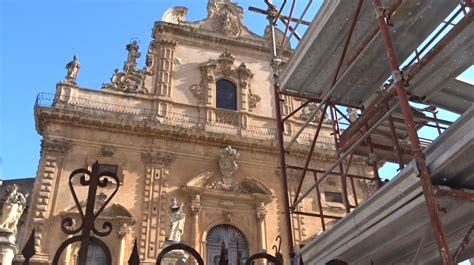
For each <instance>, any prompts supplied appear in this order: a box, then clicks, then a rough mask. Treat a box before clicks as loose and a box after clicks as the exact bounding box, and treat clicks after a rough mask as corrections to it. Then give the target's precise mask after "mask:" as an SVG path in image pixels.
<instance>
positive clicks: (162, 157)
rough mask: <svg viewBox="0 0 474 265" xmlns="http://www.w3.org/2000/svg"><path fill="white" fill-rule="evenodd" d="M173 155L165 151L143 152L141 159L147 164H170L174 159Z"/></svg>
mask: <svg viewBox="0 0 474 265" xmlns="http://www.w3.org/2000/svg"><path fill="white" fill-rule="evenodd" d="M175 158H176V157H175V156H174V155H173V154H171V153H167V152H159V151H157V152H143V153H142V159H143V161H144V162H145V163H147V164H156V165H164V166H168V165H170V164H171V163H172V162H173V161H174V160H175Z"/></svg>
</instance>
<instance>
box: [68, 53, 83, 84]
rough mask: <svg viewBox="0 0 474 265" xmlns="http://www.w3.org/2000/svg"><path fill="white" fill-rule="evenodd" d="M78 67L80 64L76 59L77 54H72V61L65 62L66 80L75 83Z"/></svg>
mask: <svg viewBox="0 0 474 265" xmlns="http://www.w3.org/2000/svg"><path fill="white" fill-rule="evenodd" d="M79 68H81V65H80V64H79V61H78V60H77V56H76V55H74V56H73V57H72V61H70V62H69V63H68V64H66V69H67V74H66V81H71V82H72V83H76V79H77V74H78V73H79Z"/></svg>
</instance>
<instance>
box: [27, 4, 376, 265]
mask: <svg viewBox="0 0 474 265" xmlns="http://www.w3.org/2000/svg"><path fill="white" fill-rule="evenodd" d="M186 12H187V9H186V8H183V7H176V8H171V9H169V10H168V11H167V12H166V13H165V14H164V16H163V21H159V22H156V23H155V24H154V26H153V31H152V41H151V43H150V44H149V47H148V50H147V52H146V55H145V56H146V66H144V67H143V68H140V67H139V66H138V65H137V62H136V59H137V58H139V57H140V56H141V53H140V47H138V44H137V43H136V42H131V43H130V44H128V45H127V46H126V50H127V53H128V55H127V59H126V60H125V62H124V66H123V69H122V70H115V73H114V74H113V76H112V78H111V81H110V82H109V83H106V84H104V85H103V86H102V87H101V89H86V88H82V87H81V86H80V84H77V82H76V77H77V74H78V70H79V62H78V61H77V59H76V58H74V60H73V61H72V62H71V63H70V64H68V71H69V72H68V75H67V77H66V79H65V80H63V81H61V82H59V83H58V84H57V89H56V93H55V94H54V95H46V94H43V95H40V96H39V97H38V101H37V105H36V107H35V122H36V129H37V131H38V132H39V134H40V135H41V136H42V144H41V158H40V161H39V166H38V172H37V176H36V181H35V184H34V188H33V192H32V195H31V206H30V208H29V211H28V216H27V220H26V222H25V225H26V230H28V232H25V233H24V234H25V235H24V240H23V242H25V241H26V239H27V237H28V235H29V231H31V230H32V229H33V228H34V229H35V238H34V246H35V251H36V255H35V256H34V257H33V259H32V261H33V262H34V263H35V264H50V263H51V262H52V259H53V256H54V254H55V253H56V251H57V249H58V247H59V245H60V244H61V243H62V242H64V241H65V240H67V239H68V238H70V237H71V235H67V234H65V233H64V232H63V231H62V230H61V227H62V226H64V225H65V226H67V227H69V228H70V229H74V227H75V226H77V225H78V224H80V218H79V217H80V216H79V215H80V213H79V211H78V209H77V207H76V204H75V201H74V199H73V196H72V195H71V194H72V193H71V190H70V187H72V188H73V189H74V191H75V194H77V198H78V202H79V204H80V206H81V207H84V205H85V204H86V198H87V188H85V187H83V186H82V185H80V180H78V179H72V180H71V181H70V179H69V176H70V174H71V173H72V172H73V171H74V170H76V169H79V168H86V169H89V170H90V169H91V167H92V164H93V163H94V162H96V161H97V162H98V163H99V164H100V170H101V171H111V172H114V173H116V175H117V176H118V179H119V183H118V184H117V185H118V186H119V189H118V191H117V194H116V195H115V196H114V197H113V198H112V200H111V201H110V202H108V203H107V205H106V207H105V208H104V210H103V211H102V213H101V214H100V216H99V217H98V218H97V220H96V224H97V226H98V227H99V226H100V225H101V224H102V223H103V222H106V221H107V222H110V223H111V224H112V227H113V228H112V232H111V233H110V234H109V235H107V236H105V237H102V238H101V240H103V241H104V242H105V244H106V245H107V247H108V248H109V249H110V251H111V254H112V255H111V256H112V262H113V264H127V261H128V257H129V256H130V254H131V252H132V247H133V244H134V242H135V240H136V242H137V248H138V253H139V257H140V260H141V262H142V263H143V264H154V263H155V261H156V258H157V256H158V254H159V253H160V250H161V249H163V246H164V245H165V243H166V240H167V238H168V237H169V236H170V235H169V230H170V229H169V227H170V221H169V207H170V202H171V201H172V200H173V199H176V201H177V202H178V204H182V211H183V212H184V214H185V216H186V219H185V222H184V225H183V229H182V235H180V237H181V241H182V242H184V243H186V244H187V245H189V246H191V247H193V248H194V249H196V250H197V251H198V252H199V253H201V255H202V256H203V258H204V260H205V262H206V264H215V262H216V261H217V260H218V257H219V255H220V247H221V244H222V242H223V241H224V242H225V243H226V245H227V246H228V248H229V257H230V259H231V262H232V260H234V259H233V257H234V256H235V255H236V248H237V244H238V246H239V250H241V251H242V255H243V258H244V259H245V257H248V256H249V255H251V254H253V253H256V252H259V251H261V250H267V251H268V252H273V250H272V246H273V245H275V244H276V245H278V242H276V241H275V239H276V237H277V236H281V238H282V239H283V240H282V242H283V244H282V253H286V252H287V251H286V249H287V246H286V243H285V242H286V232H285V231H286V223H285V218H284V214H285V210H284V205H285V202H284V199H283V198H284V197H283V192H284V191H283V190H282V182H281V175H280V169H279V168H278V155H279V154H278V148H277V141H276V138H275V127H276V125H275V111H274V110H275V105H274V104H275V103H274V99H273V95H274V94H273V80H272V75H273V72H272V68H271V65H270V61H271V59H272V58H271V48H270V36H269V34H265V35H264V36H259V35H257V34H255V33H252V32H251V31H250V30H249V29H247V28H246V27H245V26H244V25H243V23H242V21H243V9H242V8H241V7H239V6H238V5H237V4H234V3H232V2H230V1H228V0H209V3H208V16H207V18H205V19H203V20H201V21H198V22H188V21H186V19H185V16H186ZM277 33H278V34H277V35H278V36H282V33H279V32H277ZM282 54H283V55H284V57H285V58H286V59H288V58H289V56H291V49H289V48H288V50H287V51H285V52H284V53H282ZM124 55H125V54H124ZM300 104H302V103H301V102H300V101H296V100H294V99H293V98H291V97H285V98H281V107H282V110H283V114H288V113H290V112H291V111H292V110H293V109H295V108H297V107H298V106H299V105H300ZM309 113H311V105H309V106H308V107H307V108H305V109H304V110H303V112H302V114H301V115H297V116H296V117H295V118H291V119H289V120H288V121H287V122H286V124H285V137H287V138H285V139H286V140H289V137H290V136H291V135H292V134H293V133H294V131H295V130H297V129H298V128H299V126H302V124H303V123H304V122H305V121H306V119H307V118H308V116H310V115H308V114H309ZM326 122H327V121H326ZM330 132H331V130H330V126H329V124H327V125H324V126H323V129H322V132H321V134H322V137H320V138H321V139H323V140H321V141H319V142H318V143H317V144H318V148H317V151H315V152H316V153H317V154H316V155H315V156H313V157H314V158H313V160H312V161H311V166H312V167H313V168H321V169H324V168H325V166H326V167H327V166H328V165H330V163H331V161H334V160H335V159H336V153H335V148H334V142H333V136H331V135H330ZM310 140H311V138H310V137H306V138H305V136H304V135H302V136H301V137H300V139H299V140H298V143H296V144H295V145H294V146H295V147H294V148H293V149H292V151H291V156H290V158H289V159H290V160H291V161H292V162H294V164H298V163H299V164H301V163H302V162H301V161H302V160H304V153H305V152H307V150H308V149H309V143H310ZM352 163H353V165H356V166H355V167H354V166H353V167H352V168H353V169H352V170H354V172H351V173H353V174H359V175H371V174H372V173H371V169H370V167H369V166H367V163H366V161H364V160H362V159H359V158H354V159H353V162H352ZM300 175H301V171H298V170H294V172H290V183H289V191H288V192H289V195H290V198H293V197H294V195H295V194H294V190H295V189H296V186H297V183H298V179H299V178H301V176H300ZM338 181H339V180H338V179H336V178H329V179H328V180H327V181H325V182H323V186H322V190H320V193H321V196H322V201H323V203H322V205H318V203H316V196H317V195H316V194H315V195H314V197H311V196H310V197H308V198H306V199H305V200H304V201H303V203H302V206H300V207H301V209H297V210H300V211H303V210H308V211H317V210H318V209H319V207H322V209H323V210H324V211H325V212H329V213H331V214H332V215H335V216H343V215H344V214H345V210H344V207H343V205H342V200H341V197H340V196H341V193H340V183H339V182H338ZM309 183H311V182H310V181H309V180H308V183H304V185H309ZM355 189H357V191H358V195H359V196H357V200H359V201H361V200H363V199H364V198H366V197H367V196H368V193H369V192H370V186H369V185H368V184H367V183H364V182H363V181H357V183H356V185H355ZM112 191H113V189H111V188H107V187H105V188H101V189H99V190H98V192H97V196H96V205H95V207H96V209H100V208H101V207H102V205H104V204H105V203H106V202H107V198H108V196H110V194H111V193H112ZM360 194H362V196H361V195H360ZM318 196H319V195H318ZM354 197H355V196H351V193H349V200H351V201H352V203H354V200H355V198H354ZM66 217H71V218H72V219H71V220H72V221H71V222H70V223H67V224H63V225H62V221H63V219H64V218H66ZM313 219H314V218H312V217H307V216H298V215H292V218H291V221H292V227H293V228H292V233H293V235H294V240H295V244H296V246H299V245H303V244H304V242H305V240H307V239H309V238H310V237H312V236H314V235H316V234H318V233H320V232H321V230H322V228H321V225H320V224H319V223H318V222H317V221H316V220H313ZM331 223H333V222H331V220H327V225H328V226H330V225H331ZM78 251H79V245H78V244H76V245H75V244H72V245H69V246H68V247H67V248H65V249H64V251H63V254H62V255H61V259H60V262H61V264H76V261H77V255H78ZM90 252H91V251H90ZM102 259H103V253H101V252H100V249H97V250H96V251H92V252H91V253H89V254H88V260H90V261H91V262H92V261H94V262H96V263H91V264H101V261H102ZM244 259H243V260H244Z"/></svg>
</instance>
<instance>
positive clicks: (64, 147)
mask: <svg viewBox="0 0 474 265" xmlns="http://www.w3.org/2000/svg"><path fill="white" fill-rule="evenodd" d="M71 146H72V143H71V141H67V140H56V139H45V138H43V139H42V140H41V151H40V154H41V155H43V154H46V153H53V154H58V155H66V154H67V153H68V152H69V150H70V149H71Z"/></svg>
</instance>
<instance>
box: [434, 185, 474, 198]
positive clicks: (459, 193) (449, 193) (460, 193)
mask: <svg viewBox="0 0 474 265" xmlns="http://www.w3.org/2000/svg"><path fill="white" fill-rule="evenodd" d="M433 194H434V195H435V196H440V197H452V198H456V199H461V200H464V201H468V202H474V193H473V192H467V191H464V190H446V189H441V188H440V187H439V186H433Z"/></svg>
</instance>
